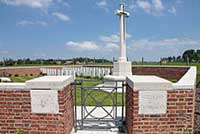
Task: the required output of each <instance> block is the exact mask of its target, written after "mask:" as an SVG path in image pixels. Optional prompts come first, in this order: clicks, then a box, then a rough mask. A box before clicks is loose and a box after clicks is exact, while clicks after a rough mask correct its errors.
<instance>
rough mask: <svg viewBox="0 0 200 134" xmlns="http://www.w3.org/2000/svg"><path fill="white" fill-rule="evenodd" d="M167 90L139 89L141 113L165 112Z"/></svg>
mask: <svg viewBox="0 0 200 134" xmlns="http://www.w3.org/2000/svg"><path fill="white" fill-rule="evenodd" d="M166 112H167V91H139V114H165V113H166Z"/></svg>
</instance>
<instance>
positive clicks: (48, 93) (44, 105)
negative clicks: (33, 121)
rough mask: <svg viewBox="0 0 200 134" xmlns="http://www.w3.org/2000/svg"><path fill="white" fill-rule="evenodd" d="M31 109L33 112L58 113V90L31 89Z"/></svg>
mask: <svg viewBox="0 0 200 134" xmlns="http://www.w3.org/2000/svg"><path fill="white" fill-rule="evenodd" d="M31 111H32V112H33V113H58V112H59V105H58V92H57V91H56V90H31Z"/></svg>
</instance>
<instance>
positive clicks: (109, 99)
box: [76, 79, 122, 106]
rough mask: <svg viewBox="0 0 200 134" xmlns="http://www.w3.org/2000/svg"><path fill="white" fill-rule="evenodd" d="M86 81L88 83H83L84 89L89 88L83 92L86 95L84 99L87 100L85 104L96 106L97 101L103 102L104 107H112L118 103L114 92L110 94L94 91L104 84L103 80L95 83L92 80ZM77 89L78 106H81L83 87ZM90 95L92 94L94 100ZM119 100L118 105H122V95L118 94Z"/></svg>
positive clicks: (97, 80) (96, 80)
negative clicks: (95, 87)
mask: <svg viewBox="0 0 200 134" xmlns="http://www.w3.org/2000/svg"><path fill="white" fill-rule="evenodd" d="M85 80H86V81H83V84H82V86H83V87H88V88H84V90H82V93H83V94H84V93H85V95H83V96H84V99H85V100H86V102H85V104H87V105H89V106H92V105H96V102H95V100H97V101H99V102H100V101H103V103H102V105H103V106H111V105H113V104H114V103H115V102H116V100H115V99H116V93H114V92H113V93H111V94H109V93H108V92H106V91H103V90H101V91H100V90H99V91H96V90H93V89H92V88H93V87H94V86H96V85H98V84H101V83H102V82H101V80H99V79H95V81H90V80H92V79H85ZM93 80H94V79H93ZM76 89H77V90H76V97H77V99H76V100H77V105H81V85H79V86H77V88H76ZM88 94H90V95H91V96H92V97H93V98H92V97H91V96H89V95H88ZM117 98H118V100H117V105H122V101H121V98H122V93H117ZM94 99H95V100H94Z"/></svg>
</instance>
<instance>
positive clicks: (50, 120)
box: [0, 86, 73, 134]
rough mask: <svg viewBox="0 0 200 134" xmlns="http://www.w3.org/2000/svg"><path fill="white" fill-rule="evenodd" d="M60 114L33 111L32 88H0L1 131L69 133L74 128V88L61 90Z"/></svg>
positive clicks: (12, 133)
mask: <svg viewBox="0 0 200 134" xmlns="http://www.w3.org/2000/svg"><path fill="white" fill-rule="evenodd" d="M58 94H59V96H58V98H59V113H58V114H46V113H45V114H36V113H31V98H30V90H21V89H18V90H0V133H9V134H15V133H16V131H17V129H23V130H25V132H26V134H39V133H40V134H47V133H48V134H58V133H59V134H69V133H70V132H71V130H72V128H73V101H72V88H71V86H67V87H66V88H65V89H63V90H61V91H59V93H58Z"/></svg>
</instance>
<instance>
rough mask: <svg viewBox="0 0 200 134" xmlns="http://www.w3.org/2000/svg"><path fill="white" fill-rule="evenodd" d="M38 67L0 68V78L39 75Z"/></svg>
mask: <svg viewBox="0 0 200 134" xmlns="http://www.w3.org/2000/svg"><path fill="white" fill-rule="evenodd" d="M40 72H41V71H40V67H7V68H0V75H1V76H15V75H19V76H25V75H35V76H36V75H40Z"/></svg>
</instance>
